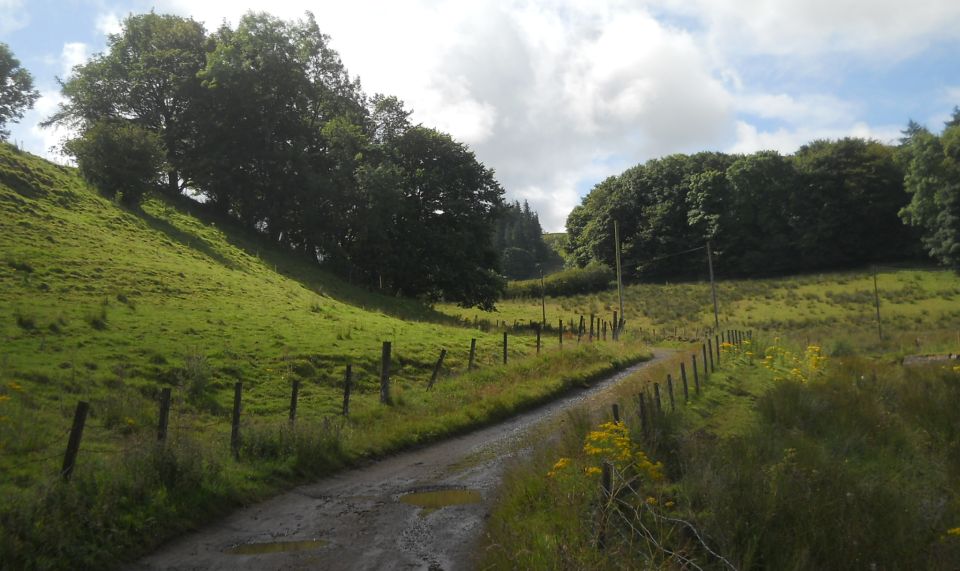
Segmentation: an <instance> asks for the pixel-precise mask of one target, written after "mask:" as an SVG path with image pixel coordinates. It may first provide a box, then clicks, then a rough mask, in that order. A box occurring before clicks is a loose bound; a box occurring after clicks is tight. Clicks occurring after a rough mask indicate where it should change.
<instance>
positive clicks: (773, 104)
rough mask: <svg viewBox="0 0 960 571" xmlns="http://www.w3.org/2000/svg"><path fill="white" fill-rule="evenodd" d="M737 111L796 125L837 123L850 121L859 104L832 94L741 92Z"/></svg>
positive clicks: (737, 101) (737, 102)
mask: <svg viewBox="0 0 960 571" xmlns="http://www.w3.org/2000/svg"><path fill="white" fill-rule="evenodd" d="M736 108H737V110H738V111H741V112H744V113H748V114H751V115H755V116H757V117H761V118H764V119H779V120H783V121H787V122H790V123H793V124H799V123H807V124H811V123H812V124H815V125H835V124H843V123H849V122H850V120H851V119H852V118H853V117H855V116H856V114H857V111H858V106H857V105H855V104H854V103H852V102H849V101H844V100H842V99H839V98H837V97H834V96H832V95H799V96H792V95H789V94H786V93H776V94H771V93H755V94H743V95H739V96H738V97H737V99H736Z"/></svg>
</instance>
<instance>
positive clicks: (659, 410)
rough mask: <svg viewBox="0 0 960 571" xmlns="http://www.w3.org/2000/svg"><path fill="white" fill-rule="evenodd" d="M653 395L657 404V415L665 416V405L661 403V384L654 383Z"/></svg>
mask: <svg viewBox="0 0 960 571" xmlns="http://www.w3.org/2000/svg"><path fill="white" fill-rule="evenodd" d="M653 395H654V397H655V399H656V402H657V414H663V403H662V402H661V401H660V383H653Z"/></svg>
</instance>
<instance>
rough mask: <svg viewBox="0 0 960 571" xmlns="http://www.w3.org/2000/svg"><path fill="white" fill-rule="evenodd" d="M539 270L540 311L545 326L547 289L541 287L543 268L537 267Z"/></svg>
mask: <svg viewBox="0 0 960 571" xmlns="http://www.w3.org/2000/svg"><path fill="white" fill-rule="evenodd" d="M537 269H539V270H540V311H541V312H542V314H543V325H544V326H546V325H547V288H546V287H544V285H543V268H542V267H540V265H539V264H538V265H537Z"/></svg>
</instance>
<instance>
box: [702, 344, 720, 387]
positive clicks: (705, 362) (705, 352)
mask: <svg viewBox="0 0 960 571" xmlns="http://www.w3.org/2000/svg"><path fill="white" fill-rule="evenodd" d="M709 348H710V340H709V339H707V345H706V346H705V347H704V354H703V378H704V379H706V378H707V377H709V376H710V373H712V372H714V371H716V370H717V369H716V367H714V366H713V350H710V351H707V350H706V349H709ZM707 356H709V357H710V373H708V372H707ZM717 361H718V362H717V364H718V365H719V364H720V363H719V358H718V359H717Z"/></svg>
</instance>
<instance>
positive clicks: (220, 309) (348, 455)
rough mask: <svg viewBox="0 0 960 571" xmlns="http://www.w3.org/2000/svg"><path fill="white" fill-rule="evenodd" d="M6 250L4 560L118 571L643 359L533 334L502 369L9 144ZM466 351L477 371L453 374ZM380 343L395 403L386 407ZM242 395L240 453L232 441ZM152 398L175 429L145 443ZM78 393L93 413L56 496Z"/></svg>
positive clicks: (411, 317) (438, 333) (364, 294)
mask: <svg viewBox="0 0 960 571" xmlns="http://www.w3.org/2000/svg"><path fill="white" fill-rule="evenodd" d="M191 212H192V213H191ZM0 253H2V255H0V257H2V259H0V336H2V339H3V345H2V348H0V471H2V477H0V494H2V495H3V497H4V498H5V502H4V507H3V508H2V509H0V529H2V536H0V562H2V563H0V567H2V568H11V569H13V568H16V569H27V568H59V567H63V566H64V565H66V562H68V561H69V562H70V563H71V565H72V566H74V568H101V567H103V566H110V565H112V564H116V563H117V562H119V561H122V560H124V559H125V558H128V557H130V556H131V555H133V554H136V553H137V552H139V551H142V550H145V549H149V548H150V546H151V545H154V544H155V543H156V542H158V541H162V540H163V539H164V538H165V537H168V536H170V535H171V534H174V533H176V532H177V531H178V530H182V529H184V528H187V527H191V526H195V525H197V524H198V523H200V522H202V521H205V520H208V519H210V518H212V517H215V516H216V515H217V514H219V513H223V512H224V511H225V510H227V509H230V508H231V507H233V506H236V505H237V504H238V503H243V502H249V501H253V500H254V499H256V498H261V497H264V496H265V495H267V494H269V493H271V492H272V491H275V490H277V489H279V488H282V487H285V486H289V485H290V484H291V483H293V482H296V481H301V480H303V479H305V478H308V477H314V476H316V475H318V474H323V473H328V472H330V471H332V470H335V469H337V468H338V467H341V466H343V465H346V464H350V463H352V462H355V461H357V460H358V459H361V458H365V457H369V456H372V455H374V456H375V455H379V454H384V453H387V452H390V451H395V450H398V449H401V448H403V447H407V446H411V445H416V444H419V443H422V442H426V441H430V440H433V439H436V438H439V437H441V436H444V435H449V434H454V433H456V432H458V431H462V430H465V429H467V428H469V427H471V426H476V425H478V424H483V423H487V422H491V421H494V420H496V419H499V418H502V417H504V416H505V415H508V414H510V413H511V412H512V411H515V410H518V409H522V408H526V407H529V406H531V405H533V404H535V403H537V402H540V401H542V400H543V399H546V398H549V397H550V396H552V395H555V394H557V393H559V392H562V391H564V390H567V389H569V388H570V387H571V386H574V385H577V384H584V383H588V382H590V381H591V380H592V379H594V378H597V377H598V376H601V375H603V374H604V373H606V372H609V371H612V370H615V369H617V368H619V367H622V366H624V365H626V364H628V363H630V362H635V361H637V360H639V359H642V358H644V356H645V355H646V354H647V352H646V350H645V349H644V348H643V347H642V346H641V345H640V344H639V343H635V342H634V343H626V342H625V343H621V344H616V345H615V344H613V343H607V344H595V345H593V346H587V345H586V344H584V345H582V346H580V347H579V348H577V347H574V346H569V347H566V348H565V350H564V351H563V353H562V354H561V353H560V352H559V351H556V347H555V343H552V344H550V345H548V346H545V347H544V352H543V355H542V356H541V357H535V356H534V352H535V347H534V338H533V337H531V336H530V335H523V334H513V333H512V332H511V333H510V337H509V360H510V362H509V364H507V365H503V364H502V363H501V360H502V345H501V343H502V334H501V332H500V331H494V332H489V333H487V332H484V331H481V330H478V329H471V328H467V327H464V326H462V324H460V323H458V322H457V321H456V320H454V319H451V318H450V317H448V316H445V315H443V314H440V313H438V312H435V311H433V310H431V309H430V308H428V307H425V306H423V305H422V304H420V303H418V302H416V301H413V300H404V299H399V298H395V297H392V296H387V295H381V294H379V293H376V292H369V291H364V290H361V289H357V288H353V287H351V286H350V285H349V284H348V283H345V282H343V281H341V280H338V279H336V278H334V277H332V276H330V275H328V274H325V273H324V272H322V271H320V270H318V269H316V267H315V266H314V265H312V264H309V263H306V262H305V261H304V260H303V259H302V258H298V257H296V256H293V255H290V254H287V253H283V252H280V251H277V250H275V249H272V248H271V247H269V246H268V245H264V244H263V242H262V241H261V239H260V238H259V237H258V236H251V235H249V234H245V233H244V232H242V231H240V230H238V229H237V228H236V227H234V226H233V225H231V224H230V223H229V222H224V221H217V220H214V219H211V218H209V217H207V216H206V215H205V213H204V211H203V209H202V208H200V207H199V206H198V205H196V204H192V203H190V202H189V201H184V202H183V203H172V202H169V201H162V200H158V199H153V200H149V201H147V202H146V203H145V204H144V206H143V210H142V211H136V212H134V211H130V210H127V209H124V208H122V207H120V206H118V205H117V204H114V203H113V202H111V201H109V200H106V199H104V198H103V197H101V196H99V195H98V194H97V193H96V192H95V191H94V190H93V189H91V188H89V187H88V186H87V185H86V184H85V183H84V182H82V181H81V180H80V179H79V178H78V176H77V174H76V172H75V170H74V169H72V168H68V167H59V166H56V165H52V164H50V163H47V162H45V161H42V160H40V159H38V158H36V157H33V156H31V155H28V154H24V153H21V152H18V151H17V150H16V149H14V148H13V147H11V146H7V145H2V146H0ZM471 339H477V367H478V370H477V371H474V372H472V373H467V371H466V369H467V359H468V352H469V348H470V342H471ZM384 341H390V342H392V347H393V349H392V351H393V352H392V359H391V397H392V404H391V405H389V406H386V405H382V404H381V403H380V402H379V400H380V389H379V377H380V358H381V344H382V342H384ZM574 344H575V343H574ZM442 348H445V349H447V351H448V353H447V356H446V359H445V361H444V366H443V368H442V370H441V375H440V377H439V379H438V381H437V385H436V388H435V389H434V390H432V391H427V384H428V382H429V379H430V377H431V374H432V371H433V368H434V365H435V363H436V361H437V358H438V356H439V353H440V351H441V349H442ZM348 364H349V365H352V370H353V382H354V387H353V392H352V397H351V404H350V412H351V414H350V416H349V418H346V419H345V418H343V417H342V416H341V415H340V413H341V410H342V392H343V379H344V372H345V369H346V366H347V365H348ZM238 381H239V382H242V383H243V405H242V414H243V417H242V422H241V439H242V446H241V448H240V450H239V460H237V459H235V458H234V457H233V456H232V455H231V453H230V444H229V443H230V431H231V427H230V415H231V410H232V399H233V394H234V390H233V389H234V384H235V383H236V382H238ZM294 381H299V382H300V391H299V404H298V410H297V422H296V425H295V428H291V426H290V424H289V422H288V410H289V403H290V398H291V388H292V385H293V382H294ZM164 387H170V388H172V389H173V403H172V412H171V416H170V429H169V434H170V437H169V440H168V445H167V446H166V447H157V446H155V445H154V443H155V442H156V438H157V436H156V434H157V432H156V431H157V428H156V427H157V417H158V404H157V403H158V398H159V395H160V391H161V389H162V388H164ZM78 401H86V402H89V403H90V417H89V419H88V420H87V424H86V427H85V429H84V432H83V440H82V444H81V447H80V454H79V460H78V463H77V469H76V472H75V473H74V475H73V478H72V480H71V481H70V482H69V483H64V482H62V481H61V478H60V477H59V472H60V468H61V462H62V460H63V453H64V448H65V446H66V441H67V439H66V436H67V433H68V431H69V429H70V424H71V420H72V418H73V414H74V408H75V407H76V405H77V402H78ZM78 521H82V522H84V523H83V525H76V522H78Z"/></svg>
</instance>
